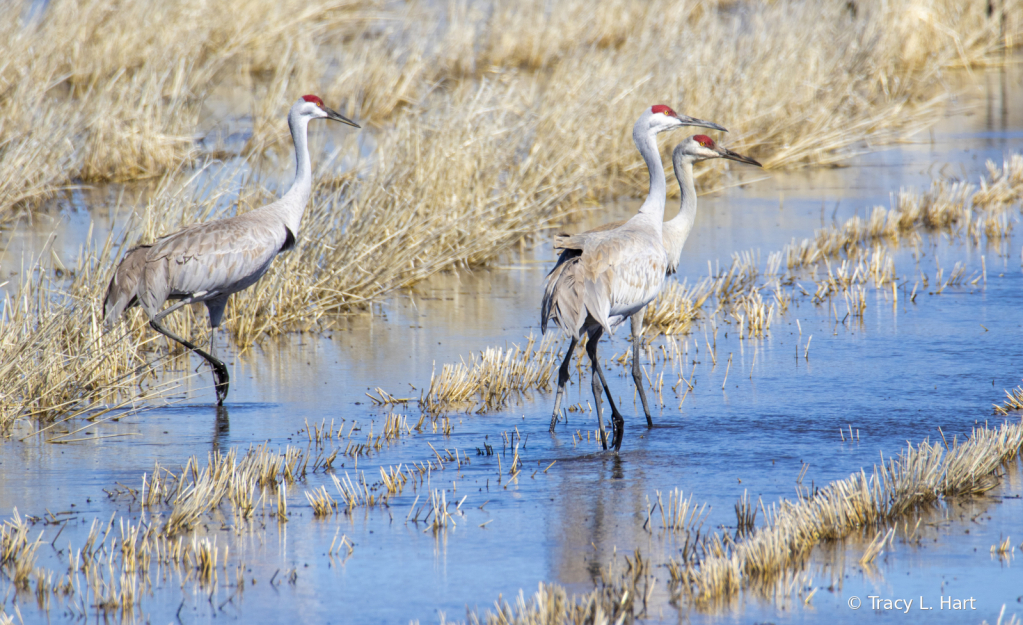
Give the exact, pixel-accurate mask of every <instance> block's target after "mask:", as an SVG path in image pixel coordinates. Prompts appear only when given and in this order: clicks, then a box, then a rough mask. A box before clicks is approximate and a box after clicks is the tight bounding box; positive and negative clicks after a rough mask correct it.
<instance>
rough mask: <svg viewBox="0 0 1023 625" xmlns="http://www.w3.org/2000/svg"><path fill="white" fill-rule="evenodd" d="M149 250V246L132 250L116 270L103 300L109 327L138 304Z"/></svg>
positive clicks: (104, 312)
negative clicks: (140, 283) (140, 285)
mask: <svg viewBox="0 0 1023 625" xmlns="http://www.w3.org/2000/svg"><path fill="white" fill-rule="evenodd" d="M149 248H150V246H149V245H140V246H139V247H136V248H134V249H132V250H130V251H129V252H128V253H127V254H125V255H124V258H123V259H121V262H120V263H119V264H118V265H117V269H115V270H114V277H113V278H111V279H110V285H109V286H108V287H107V295H106V297H105V298H103V319H104V321H105V322H106V323H107V325H112V324H114V323H115V322H116V321H117V320H118V319H119V318H120V317H121V314H122V313H123V312H124V311H125V310H127V309H129V308H131V307H132V306H134V305H135V304H136V303H138V288H139V282H141V280H142V271H143V269H144V268H145V266H146V252H147V250H148V249H149Z"/></svg>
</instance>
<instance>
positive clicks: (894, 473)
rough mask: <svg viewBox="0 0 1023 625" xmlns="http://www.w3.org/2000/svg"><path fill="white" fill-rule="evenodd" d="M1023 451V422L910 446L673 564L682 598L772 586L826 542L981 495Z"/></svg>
mask: <svg viewBox="0 0 1023 625" xmlns="http://www.w3.org/2000/svg"><path fill="white" fill-rule="evenodd" d="M1021 447H1023V422H1019V423H1003V424H1002V425H1001V426H1000V427H999V428H998V429H997V430H994V429H990V428H988V427H981V428H975V429H974V431H973V433H972V435H971V436H970V438H969V439H967V440H966V441H965V442H963V443H962V444H958V445H954V446H953V447H952V448H950V449H948V450H946V449H945V447H943V446H942V445H937V444H935V445H931V444H929V443H927V442H923V443H920V444H919V445H918V446H917V447H916V448H914V447H912V446H910V447H909V448H907V449H906V450H905V451H904V452H902V453H901V454H900V455H899V457H898V459H889V460H888V462H887V463H884V464H882V465H880V466H875V467H874V470H873V473H872V474H871V475H870V476H869V477H868V475H867V474H866V472H864V471H861V472H859V473H854V474H853V475H852V476H850V477H849V478H847V479H845V480H839V481H836V482H832V483H831V484H829V485H828V486H827V487H825V488H822V489H819V490H817V491H815V492H814V493H812V494H810V495H808V496H801V497H800V499H799V500H798V501H797V502H795V503H792V502H789V501H782V502H781V505H780V506H779V507H777V508H776V509H774V510H773V514H772V515H770V519H769V520H768V522H767V524H766V525H765V526H764V527H762V528H761V529H759V530H758V531H756V532H755V533H753V534H752V535H751V536H749V537H748V538H746V539H745V540H742V541H740V542H737V543H734V544H733V545H731V546H728V547H725V548H720V549H718V550H717V551H719V553H712V554H711V555H709V557H705V558H703V559H702V560H700V561H699V562H693V561H688V562H679V561H673V562H671V563H670V564H669V570H670V572H671V578H672V583H673V585H674V587H675V590H676V592H677V593H679V594H682V595H685V596H687V597H690V598H691V599H693V600H695V601H698V602H713V601H718V600H720V599H722V598H724V597H727V596H729V595H731V594H733V593H736V592H738V591H739V590H740V589H742V588H749V587H752V586H754V585H770V584H771V583H772V581H773V580H775V579H777V578H778V576H779V575H782V574H784V573H785V572H786V571H787V570H788V569H789V568H790V567H792V566H794V565H796V564H797V563H799V562H801V561H802V559H803V558H804V557H805V555H806V554H808V553H809V552H810V550H811V549H813V547H814V546H816V545H817V544H819V543H820V542H822V541H826V540H835V539H838V538H842V537H843V536H845V535H847V534H848V533H849V532H851V531H853V530H854V529H856V528H861V527H870V526H878V525H883V524H886V523H889V522H891V521H894V520H896V519H898V518H899V517H900V516H901V515H902V514H904V513H906V512H907V511H909V510H911V509H912V508H913V507H915V506H917V505H920V504H924V503H927V502H930V501H934V500H936V499H939V498H943V497H944V498H951V497H956V496H962V495H972V494H976V493H983V492H986V491H988V490H990V489H991V488H993V487H994V486H996V485H997V483H998V479H997V477H995V475H994V473H995V471H996V470H997V469H998V467H999V466H1001V465H1002V464H1003V463H1004V462H1006V461H1008V460H1010V459H1012V458H1014V457H1016V456H1017V455H1018V454H1019V452H1020V449H1021Z"/></svg>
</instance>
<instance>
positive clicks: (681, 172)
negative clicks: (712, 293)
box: [664, 158, 696, 272]
mask: <svg viewBox="0 0 1023 625" xmlns="http://www.w3.org/2000/svg"><path fill="white" fill-rule="evenodd" d="M673 165H674V166H675V177H676V178H678V187H679V192H680V193H681V195H682V202H681V204H680V205H679V208H678V215H675V216H674V217H673V218H671V219H670V220H668V221H666V222H665V223H664V248H665V249H666V250H667V251H668V270H669V271H671V272H674V271H675V269H676V268H677V267H678V263H679V259H680V258H681V256H682V247H683V246H684V245H685V243H686V239H687V238H688V237H689V232H690V231H691V230H692V229H693V223H695V222H696V185H695V184H694V183H693V161H692V160H691V159H688V158H683V159H675V160H674V162H673Z"/></svg>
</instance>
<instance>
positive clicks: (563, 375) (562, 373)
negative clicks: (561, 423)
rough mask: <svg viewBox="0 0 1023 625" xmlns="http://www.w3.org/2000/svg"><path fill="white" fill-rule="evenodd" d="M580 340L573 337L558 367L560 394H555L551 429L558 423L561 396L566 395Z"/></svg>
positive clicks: (552, 430)
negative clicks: (576, 347)
mask: <svg viewBox="0 0 1023 625" xmlns="http://www.w3.org/2000/svg"><path fill="white" fill-rule="evenodd" d="M577 342H578V341H576V340H575V339H572V342H571V343H569V345H568V351H567V352H565V360H564V361H562V363H561V368H560V369H558V394H557V395H555V396H554V414H553V415H551V428H550V431H551V432H554V426H555V425H556V424H557V423H558V415H559V413H560V411H561V398H562V397H563V396H564V395H565V385H567V384H568V378H569V373H568V367H569V365H570V364H571V362H572V354H573V353H575V344H576V343H577Z"/></svg>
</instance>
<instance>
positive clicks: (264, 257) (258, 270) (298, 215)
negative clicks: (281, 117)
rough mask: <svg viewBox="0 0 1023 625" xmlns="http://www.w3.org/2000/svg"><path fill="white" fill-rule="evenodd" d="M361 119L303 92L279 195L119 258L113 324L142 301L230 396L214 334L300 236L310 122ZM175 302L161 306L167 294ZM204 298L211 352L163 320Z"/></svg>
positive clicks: (110, 300)
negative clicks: (230, 305)
mask: <svg viewBox="0 0 1023 625" xmlns="http://www.w3.org/2000/svg"><path fill="white" fill-rule="evenodd" d="M319 118H324V119H332V120H335V121H339V122H342V123H344V124H348V125H349V126H355V127H356V128H359V125H358V124H356V123H355V122H353V121H352V120H350V119H348V118H346V117H344V116H343V115H341V114H339V113H337V112H336V111H333V110H331V109H330V108H328V107H327V106H326V105H325V104H324V103H323V100H321V99H320V98H319V97H317V96H315V95H305V96H302V97H301V98H300V99H299V100H298V102H296V103H295V104H294V105H293V106H292V107H291V111H290V112H289V113H288V126H289V127H290V129H291V139H292V141H293V142H294V144H295V162H296V165H295V181H294V182H293V183H292V185H291V188H290V189H288V192H287V193H285V194H284V195H283V196H282V197H281V198H280V199H279V200H277V201H276V202H273V203H271V204H267V205H266V206H263V207H260V208H257V209H255V210H253V211H250V212H248V213H245V214H243V215H237V216H234V217H229V218H227V219H220V220H216V221H209V222H206V223H200V224H193V225H191V226H187V227H185V228H183V229H181V230H179V231H177V232H175V233H174V234H171V235H168V236H165V237H163V238H161V239H158V240H157V241H155V242H154V243H151V244H149V245H140V246H138V247H136V248H134V249H132V250H130V251H129V252H128V253H127V254H125V256H124V258H123V259H122V260H121V262H120V264H119V265H118V266H117V269H116V270H115V271H114V276H113V278H112V279H111V280H110V286H109V287H107V294H106V298H105V299H104V301H103V316H104V318H105V319H106V322H107V323H108V324H113V323H114V322H115V321H116V320H117V319H118V318H119V317H120V316H121V313H122V312H124V311H125V310H126V309H128V308H131V307H132V306H134V305H135V304H139V305H140V306H141V307H142V309H143V310H144V311H145V312H146V316H147V317H149V325H150V326H152V328H153V329H154V330H156V331H157V332H160V333H161V334H164V335H165V336H167V337H169V338H171V339H173V340H175V341H177V342H178V343H181V344H182V345H184V346H185V347H187V348H188V349H190V350H192V351H193V352H195V353H196V354H199V356H201V357H202V358H203V359H205V360H206V362H208V363H209V364H210V366H211V367H212V368H213V377H214V382H215V385H216V391H217V405H218V406H219V405H222V404H223V403H224V399H225V398H226V397H227V391H228V385H229V382H230V378H229V376H228V373H227V367H226V366H224V363H223V362H222V361H220V360H219V359H217V357H216V356H215V355H214V353H215V340H214V338H215V333H216V329H217V327H218V326H220V321H221V319H222V318H223V316H224V308H225V306H227V298H228V297H229V296H230V295H231V294H232V293H237V292H238V291H241V290H243V289H246V288H248V287H250V286H252V285H253V284H254V283H255V282H256V281H257V280H259V279H260V278H261V277H262V276H263V274H265V273H266V272H267V270H268V269H269V268H270V263H271V262H273V259H274V257H276V256H277V254H279V253H281V252H283V251H285V250H288V249H291V248H292V247H293V246H294V245H295V235H296V233H297V232H298V227H299V224H300V223H301V222H302V214H303V213H304V212H305V207H306V204H308V203H309V196H310V194H311V192H312V168H311V166H310V164H309V146H308V140H307V139H308V128H309V121H310V120H313V119H319ZM172 299H176V300H179V301H178V302H177V303H175V304H173V305H172V306H169V307H168V308H166V309H165V310H160V308H161V307H162V306H163V305H164V303H165V302H166V301H167V300H172ZM197 302H203V303H204V304H206V308H207V310H208V311H209V315H210V328H211V329H210V352H211V353H207V352H206V351H204V350H202V349H200V348H198V347H196V346H195V345H194V344H193V343H191V342H190V341H186V340H185V339H183V338H181V337H179V336H176V335H175V334H173V333H171V332H170V331H168V330H167V328H165V327H163V326H162V325H161V324H160V321H161V320H162V319H163V318H164V317H166V316H167V315H169V314H170V313H172V312H174V311H175V310H177V309H178V308H180V307H181V306H184V305H185V304H192V303H197Z"/></svg>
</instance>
